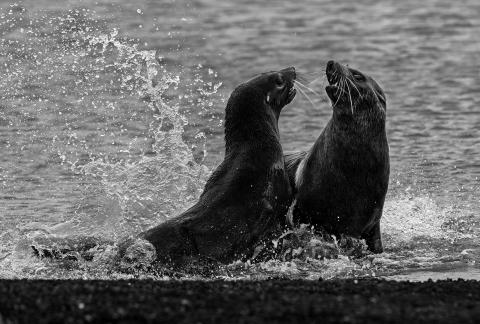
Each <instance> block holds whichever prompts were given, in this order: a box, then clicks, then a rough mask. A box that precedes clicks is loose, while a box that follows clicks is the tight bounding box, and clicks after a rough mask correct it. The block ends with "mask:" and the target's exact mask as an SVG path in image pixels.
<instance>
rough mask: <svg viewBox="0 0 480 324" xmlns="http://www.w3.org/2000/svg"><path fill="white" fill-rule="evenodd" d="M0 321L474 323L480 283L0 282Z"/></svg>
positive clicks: (478, 313) (478, 316)
mask: <svg viewBox="0 0 480 324" xmlns="http://www.w3.org/2000/svg"><path fill="white" fill-rule="evenodd" d="M0 314H1V315H0V323H53V322H55V323H81V322H97V323H98V322H101V323H112V322H115V323H157V322H161V323H294V322H298V323H314V322H322V323H478V322H479V321H480V281H474V280H469V281H465V280H457V281H452V280H445V281H437V282H432V281H429V282H420V283H413V282H394V281H385V280H371V279H370V280H358V281H355V280H331V281H296V280H269V281H212V282H208V281H151V280H130V281H121V280H120V281H84V280H72V281H65V280H44V281H42V280H2V281H0Z"/></svg>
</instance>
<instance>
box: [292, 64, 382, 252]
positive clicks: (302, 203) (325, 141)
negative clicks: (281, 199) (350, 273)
mask: <svg viewBox="0 0 480 324" xmlns="http://www.w3.org/2000/svg"><path fill="white" fill-rule="evenodd" d="M329 69H330V70H329ZM332 71H333V72H332ZM352 71H353V72H352ZM329 72H330V77H331V76H332V74H333V75H335V72H337V73H340V74H342V73H343V74H344V75H346V77H350V78H351V79H352V81H353V82H355V83H354V84H355V87H356V88H354V87H353V86H352V85H351V86H350V89H349V90H350V94H349V95H347V93H341V89H335V87H327V93H328V94H329V96H330V99H331V100H332V105H333V115H332V118H331V119H330V121H329V122H328V123H327V125H326V126H325V128H324V130H323V131H322V133H321V135H320V136H319V137H318V139H317V141H316V142H315V144H314V145H313V147H312V148H311V149H310V151H309V152H303V153H295V154H286V156H285V161H286V166H287V172H288V175H289V178H290V179H291V180H294V181H295V182H292V184H295V186H294V188H293V190H294V191H295V192H296V195H295V198H296V202H295V206H294V208H293V219H294V221H295V222H297V223H309V224H313V225H315V226H316V227H320V228H322V229H324V230H325V231H327V232H328V233H331V234H334V235H337V236H338V235H341V234H346V235H349V236H354V237H360V238H364V239H365V240H366V242H367V246H368V248H369V250H371V251H373V252H376V253H380V252H382V251H383V245H382V241H381V235H380V218H381V216H382V210H383V205H384V201H385V195H386V193H387V189H388V180H389V172H390V166H389V148H388V142H387V137H386V132H385V115H386V102H385V95H384V94H383V91H382V89H381V88H380V87H379V86H378V84H377V83H376V82H375V81H374V80H373V79H372V78H370V77H368V76H366V75H364V74H362V77H364V78H365V80H364V81H363V82H359V81H358V80H355V79H353V78H352V75H353V73H357V72H358V73H360V72H359V71H356V70H353V69H348V68H346V67H343V66H341V65H340V64H338V63H333V65H332V63H329V66H327V75H328V73H329ZM330 81H335V80H329V82H330ZM345 82H347V83H348V82H350V81H345ZM329 92H330V93H329ZM358 92H360V93H358ZM352 95H353V97H352ZM349 96H350V97H349ZM299 166H300V167H299Z"/></svg>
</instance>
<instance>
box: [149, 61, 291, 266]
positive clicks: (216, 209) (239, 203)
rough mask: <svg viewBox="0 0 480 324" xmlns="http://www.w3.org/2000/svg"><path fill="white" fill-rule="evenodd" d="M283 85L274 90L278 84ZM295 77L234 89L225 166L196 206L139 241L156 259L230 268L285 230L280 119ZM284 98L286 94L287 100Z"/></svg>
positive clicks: (265, 77) (287, 195)
mask: <svg viewBox="0 0 480 324" xmlns="http://www.w3.org/2000/svg"><path fill="white" fill-rule="evenodd" d="M279 76H280V78H282V79H283V80H284V82H286V87H285V88H284V89H278V86H277V85H276V82H277V80H278V78H279ZM294 77H295V72H294V70H293V69H286V70H282V71H280V72H271V73H266V74H262V75H260V76H258V77H257V78H255V79H253V80H250V81H248V82H246V83H244V84H242V85H240V86H238V87H237V88H236V89H235V90H234V91H233V93H232V95H231V96H230V99H229V101H228V103H227V107H226V117H225V142H226V145H225V158H224V160H223V162H222V163H221V164H220V165H219V166H218V167H217V169H216V170H215V171H214V172H213V174H212V175H211V177H210V178H209V180H208V181H207V183H206V185H205V189H204V192H203V193H202V195H201V196H200V199H199V201H198V202H197V203H196V204H195V205H194V206H193V207H191V208H190V209H188V210H187V211H186V212H184V213H183V214H181V215H179V216H177V217H175V218H173V219H171V220H168V221H166V222H164V223H162V224H160V225H158V226H157V227H155V228H152V229H150V230H148V231H146V232H144V233H142V234H141V235H140V237H142V238H144V239H146V240H148V241H149V242H150V243H152V244H153V245H154V247H155V249H156V253H157V259H158V260H159V261H162V262H171V263H172V264H174V265H182V264H184V263H186V262H188V261H189V260H190V259H192V258H203V259H207V260H212V261H219V262H231V261H233V260H235V259H238V258H241V257H244V256H249V255H250V254H251V253H252V251H253V247H254V245H255V244H257V243H258V242H260V241H261V240H263V239H265V238H267V237H269V235H271V234H272V233H274V232H275V231H277V230H279V229H280V228H282V227H283V226H284V223H285V214H286V212H287V210H288V207H289V205H290V203H291V199H292V194H291V189H290V184H289V179H288V176H287V173H286V171H285V164H284V158H283V151H282V146H281V144H280V141H279V133H278V118H279V115H280V111H281V109H282V108H283V106H284V105H286V104H288V103H289V102H290V101H291V100H292V99H293V96H294V95H295V93H294V92H292V91H290V92H288V90H291V89H293V79H294ZM286 91H287V92H286Z"/></svg>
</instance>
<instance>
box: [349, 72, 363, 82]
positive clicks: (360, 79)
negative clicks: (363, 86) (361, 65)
mask: <svg viewBox="0 0 480 324" xmlns="http://www.w3.org/2000/svg"><path fill="white" fill-rule="evenodd" d="M352 75H353V77H354V78H355V80H357V81H365V77H364V76H363V75H362V74H360V73H358V72H353V73H352Z"/></svg>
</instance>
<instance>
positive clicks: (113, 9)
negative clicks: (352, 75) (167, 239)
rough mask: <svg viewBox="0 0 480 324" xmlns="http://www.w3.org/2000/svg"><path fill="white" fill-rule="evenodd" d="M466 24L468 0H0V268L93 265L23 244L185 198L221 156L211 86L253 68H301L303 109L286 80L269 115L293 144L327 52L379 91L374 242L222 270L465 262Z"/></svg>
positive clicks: (57, 269) (95, 230)
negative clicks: (381, 172)
mask: <svg viewBox="0 0 480 324" xmlns="http://www.w3.org/2000/svg"><path fill="white" fill-rule="evenodd" d="M479 35H480V3H478V1H476V0H462V1H457V2H455V3H452V2H449V1H445V0H426V1H423V2H422V3H419V2H418V1H412V0H405V1H393V0H391V1H389V0H383V1H378V0H377V1H374V0H365V1H358V2H355V3H353V2H350V1H313V0H312V1H303V2H302V3H298V2H286V1H276V2H275V3H274V4H268V5H265V3H264V2H262V1H235V2H230V3H228V2H220V1H211V0H198V1H165V2H162V3H159V2H157V1H137V2H135V3H131V2H128V1H125V0H118V1H68V2H64V3H62V5H59V3H58V2H56V1H48V0H42V1H20V2H16V3H13V2H9V1H1V2H0V73H1V75H2V78H1V79H0V98H1V100H0V147H1V148H2V154H1V156H0V216H1V218H0V242H1V243H2V244H1V248H0V277H7V278H10V277H55V278H63V277H72V276H73V277H101V276H105V272H102V271H101V269H100V268H101V267H100V265H99V264H89V263H88V262H87V263H85V264H83V265H80V266H78V265H77V266H75V267H76V268H75V269H74V270H65V268H64V267H62V266H60V265H57V264H51V263H49V262H48V261H39V260H37V259H35V258H33V257H31V255H29V245H30V244H31V243H32V242H37V244H40V243H39V242H40V241H42V240H46V242H47V243H48V240H49V239H50V238H51V237H57V238H58V237H69V236H71V235H73V234H85V235H93V236H98V237H102V238H106V239H110V240H112V241H116V240H118V239H119V238H121V237H123V236H125V235H132V234H135V233H138V232H139V231H141V230H143V229H146V228H148V227H149V226H152V225H153V224H157V223H159V222H160V221H162V220H164V219H166V218H168V217H172V216H175V215H176V214H178V213H180V212H181V211H183V210H184V209H185V208H187V207H188V206H190V205H191V204H192V203H194V202H195V199H196V198H197V197H198V195H199V194H200V193H201V191H202V188H203V184H204V181H205V180H206V178H207V177H208V174H209V173H210V172H211V170H213V169H214V167H215V165H216V164H218V163H219V162H220V161H221V160H222V158H223V124H222V122H223V121H222V119H223V113H224V106H225V101H226V99H227V98H228V96H229V94H230V92H231V91H232V90H233V88H234V87H235V86H236V85H237V84H238V83H240V82H242V81H244V80H246V79H248V78H250V77H252V76H253V75H255V74H257V73H260V72H264V71H267V70H278V69H281V68H284V67H287V66H292V65H293V66H295V67H296V68H297V70H298V71H299V72H300V73H303V74H304V76H305V77H306V78H307V79H308V80H309V81H311V82H312V83H310V84H309V86H310V87H311V88H313V89H314V90H315V91H316V92H317V93H318V94H319V95H315V94H310V95H309V96H310V98H311V100H312V101H313V104H314V106H312V105H311V104H310V102H309V101H308V100H307V99H306V98H305V97H301V96H300V95H299V96H297V98H296V99H295V101H294V102H293V103H292V104H291V105H290V106H288V107H287V108H286V109H285V110H284V112H283V114H282V116H281V121H280V131H281V137H282V143H283V146H284V149H285V150H299V149H308V148H309V147H310V145H311V144H312V143H313V142H314V141H315V139H316V137H317V136H318V135H319V134H320V131H321V129H322V127H323V126H324V125H325V124H326V122H327V121H328V118H329V116H330V114H331V109H330V106H329V102H328V99H327V96H326V95H325V94H324V90H323V88H324V86H325V85H326V80H325V78H324V77H323V71H324V66H325V63H326V62H327V61H328V60H329V59H335V60H338V61H341V62H343V63H346V64H349V65H350V66H352V67H355V68H358V69H360V70H361V71H364V72H366V73H368V74H370V75H371V76H372V77H373V78H375V79H376V80H377V81H378V82H379V84H381V86H382V87H383V89H384V90H385V92H386V94H387V104H388V121H387V132H388V138H389V143H390V152H391V170H392V172H391V178H390V186H389V193H388V196H387V200H386V203H385V210H384V215H383V219H382V232H383V236H384V240H385V244H384V245H385V247H386V251H385V253H383V254H381V255H379V256H368V257H364V258H361V259H359V260H351V259H350V258H349V257H348V256H341V257H340V258H337V259H334V260H316V261H311V260H308V258H303V259H302V258H300V259H299V260H296V261H295V260H293V261H282V260H276V261H271V262H269V263H267V264H261V265H249V264H247V265H242V266H241V267H242V269H243V270H242V271H240V272H235V271H234V272H233V273H234V274H233V277H235V276H238V277H244V276H253V277H258V276H271V275H274V276H275V275H279V276H290V277H295V276H300V277H312V278H315V277H318V276H322V277H326V278H334V277H345V276H346V277H348V276H376V275H391V274H400V275H401V274H402V273H413V277H415V273H416V272H417V271H430V270H431V269H437V268H438V267H439V268H440V269H447V268H448V269H450V270H452V269H453V271H455V269H458V271H464V270H465V269H467V270H466V273H467V274H466V275H463V276H464V277H465V276H466V277H468V276H469V275H471V276H472V278H473V277H475V276H478V262H479V261H480V250H479V247H478V243H479V239H478V237H479V231H480V230H479V224H480V216H479V211H480V204H479V202H478V196H479V193H480V179H479V177H480V112H479V107H480V99H479V97H478V94H479V93H480V60H479V59H478V58H479V53H480V38H479V37H480V36H479ZM42 242H44V241H42ZM42 244H43V243H42ZM108 249H109V247H108V246H106V247H104V249H103V250H102V251H98V254H99V255H102V256H104V257H108V255H109V254H108ZM445 267H446V268H445ZM232 268H235V269H237V268H238V265H235V266H232ZM425 269H426V270H425ZM228 273H229V274H230V273H231V272H228ZM107 276H108V275H107ZM225 276H227V274H225ZM422 276H424V275H423V274H421V273H420V272H419V274H418V278H420V277H422Z"/></svg>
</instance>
